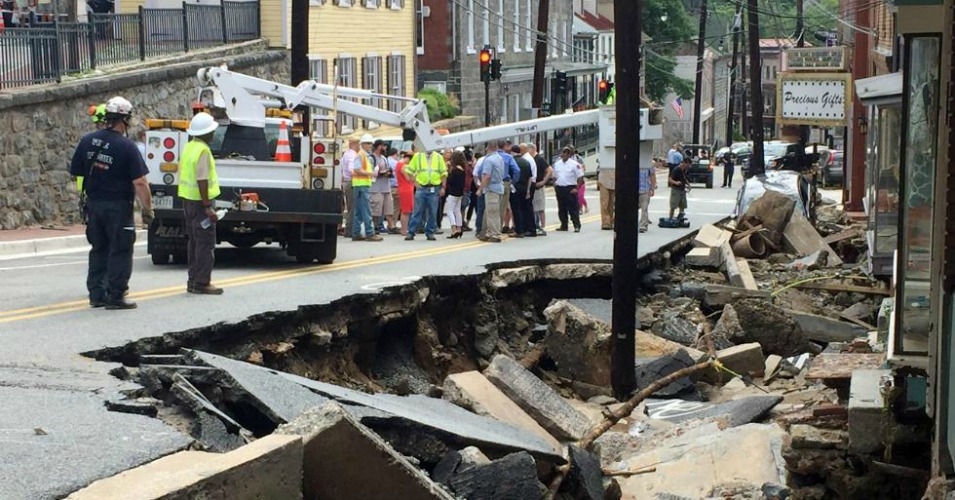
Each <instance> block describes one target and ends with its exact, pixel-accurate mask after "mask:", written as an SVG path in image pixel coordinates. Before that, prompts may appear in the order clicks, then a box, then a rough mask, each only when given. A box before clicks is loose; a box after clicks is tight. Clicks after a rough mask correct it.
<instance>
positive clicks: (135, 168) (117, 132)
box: [70, 96, 153, 309]
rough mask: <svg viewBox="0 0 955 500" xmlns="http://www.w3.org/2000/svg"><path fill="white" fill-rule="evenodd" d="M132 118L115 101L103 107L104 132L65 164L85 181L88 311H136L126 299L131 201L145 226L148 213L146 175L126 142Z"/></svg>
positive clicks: (132, 235) (123, 103) (125, 105)
mask: <svg viewBox="0 0 955 500" xmlns="http://www.w3.org/2000/svg"><path fill="white" fill-rule="evenodd" d="M132 112H133V105H132V104H131V103H130V102H129V101H128V100H126V99H124V98H122V97H120V96H116V97H113V98H112V99H110V100H109V101H107V103H106V109H105V114H104V115H103V120H104V126H103V128H102V129H100V130H96V131H94V132H90V133H88V134H86V135H84V136H83V138H82V139H80V143H79V144H78V145H77V147H76V151H74V153H73V159H72V161H71V163H70V174H72V175H75V176H81V175H82V176H83V177H84V183H83V191H84V192H85V193H86V198H87V202H86V207H85V219H86V221H87V224H86V239H87V240H88V241H89V243H90V245H91V247H92V248H91V249H90V253H89V272H88V274H87V278H86V288H87V290H88V291H89V301H90V306H91V307H103V306H105V307H106V309H134V308H135V307H136V303H135V302H129V301H127V300H126V299H125V295H126V291H127V290H128V288H129V277H130V275H131V274H132V271H133V244H134V243H135V241H136V222H135V220H134V218H133V199H134V198H138V199H139V202H140V205H141V206H142V207H143V209H142V217H143V222H145V223H146V224H149V223H150V222H152V219H153V210H152V196H151V195H150V192H149V183H148V182H147V181H146V174H147V173H148V172H149V170H148V169H147V168H146V163H145V162H144V161H143V157H142V155H140V154H139V150H137V149H136V145H135V144H133V141H131V140H129V138H128V137H126V134H127V132H128V130H129V120H130V117H131V115H132Z"/></svg>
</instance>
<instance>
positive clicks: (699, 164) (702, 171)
mask: <svg viewBox="0 0 955 500" xmlns="http://www.w3.org/2000/svg"><path fill="white" fill-rule="evenodd" d="M683 157H684V158H690V159H691V160H692V162H691V163H690V169H689V170H687V172H686V177H687V179H688V180H689V181H690V184H694V183H697V184H705V185H706V187H707V188H708V189H712V188H713V162H714V160H715V158H714V157H713V148H712V147H711V146H709V145H706V144H684V145H683Z"/></svg>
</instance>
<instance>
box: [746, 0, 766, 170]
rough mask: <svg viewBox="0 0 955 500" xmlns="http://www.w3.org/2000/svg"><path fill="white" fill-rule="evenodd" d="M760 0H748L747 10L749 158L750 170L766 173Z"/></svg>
mask: <svg viewBox="0 0 955 500" xmlns="http://www.w3.org/2000/svg"><path fill="white" fill-rule="evenodd" d="M757 4H758V0H747V2H746V10H747V18H748V21H749V22H748V24H749V80H750V81H749V93H750V96H749V97H750V105H751V107H752V110H753V134H752V139H753V156H752V158H750V160H749V170H750V172H752V173H753V175H762V174H765V173H766V164H765V161H764V160H763V89H762V87H763V80H762V76H763V75H762V73H763V71H762V68H763V65H762V60H761V58H760V57H759V11H758V10H757V8H758V5H757Z"/></svg>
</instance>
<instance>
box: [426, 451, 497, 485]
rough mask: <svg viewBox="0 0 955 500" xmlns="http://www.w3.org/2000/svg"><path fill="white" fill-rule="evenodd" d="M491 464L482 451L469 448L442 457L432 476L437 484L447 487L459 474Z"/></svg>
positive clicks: (450, 452)
mask: <svg viewBox="0 0 955 500" xmlns="http://www.w3.org/2000/svg"><path fill="white" fill-rule="evenodd" d="M489 463H491V460H490V459H488V458H487V455H485V454H484V453H482V452H481V450H479V449H477V448H476V447H474V446H468V447H467V448H465V449H463V450H460V451H459V450H452V451H449V452H448V453H446V454H445V455H444V456H443V457H441V460H440V461H439V462H438V464H437V465H435V466H434V470H433V471H432V472H431V476H432V477H433V478H434V481H435V482H438V483H441V484H444V485H447V484H450V482H451V478H452V477H454V475H455V474H457V473H458V472H463V471H465V470H468V469H470V468H471V467H476V466H478V465H485V464H489Z"/></svg>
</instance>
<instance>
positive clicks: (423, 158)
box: [341, 134, 584, 243]
mask: <svg viewBox="0 0 955 500" xmlns="http://www.w3.org/2000/svg"><path fill="white" fill-rule="evenodd" d="M341 165H342V166H343V168H342V181H343V182H342V185H343V191H344V194H345V206H346V210H347V212H348V215H347V216H346V217H345V221H344V227H343V228H342V230H341V234H343V235H346V236H351V238H352V240H353V241H382V235H383V234H400V235H403V236H404V237H405V239H406V240H409V241H411V240H414V239H415V236H416V234H418V233H422V232H423V233H424V235H425V238H427V239H428V240H435V239H436V236H435V235H437V234H442V233H443V230H442V229H441V222H442V219H443V217H444V216H445V215H446V216H447V218H448V222H449V225H450V234H449V235H448V236H447V238H449V239H455V238H460V237H461V236H462V235H463V234H464V233H465V232H468V231H475V232H476V236H477V238H478V239H479V240H481V241H487V242H492V243H496V242H500V241H501V237H502V235H504V234H508V235H510V236H512V237H515V238H525V237H536V236H546V234H547V233H546V231H545V230H544V227H545V216H544V208H545V206H544V199H545V198H544V188H545V187H546V186H554V187H555V190H556V193H557V203H558V218H559V219H560V227H559V228H558V229H557V230H558V231H568V230H569V223H572V224H573V227H574V231H575V232H579V231H580V203H579V197H580V195H581V194H582V190H583V185H584V170H583V161H582V160H581V159H580V157H579V156H577V154H576V152H575V151H574V149H573V148H572V147H567V148H564V150H563V151H562V153H561V157H560V159H559V160H557V161H556V162H554V165H553V166H551V165H550V164H549V162H548V161H547V160H546V159H545V158H544V157H543V155H541V154H540V152H539V151H538V150H537V147H536V145H534V144H512V143H511V142H510V141H508V140H499V141H492V142H488V143H487V144H485V146H484V148H483V151H479V152H476V151H475V150H473V149H472V148H463V147H459V148H457V149H447V150H445V151H442V152H439V151H432V152H400V153H399V152H398V151H397V150H395V149H393V148H390V147H389V145H388V144H387V143H386V142H384V141H381V140H375V139H374V138H372V137H371V136H370V135H368V134H365V135H364V136H363V137H362V138H361V139H351V140H349V142H348V149H347V150H346V151H345V153H344V155H343V156H342V159H341ZM475 216H476V218H475V224H474V228H473V229H472V227H471V226H470V224H471V221H472V217H475ZM399 224H400V225H399Z"/></svg>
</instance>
